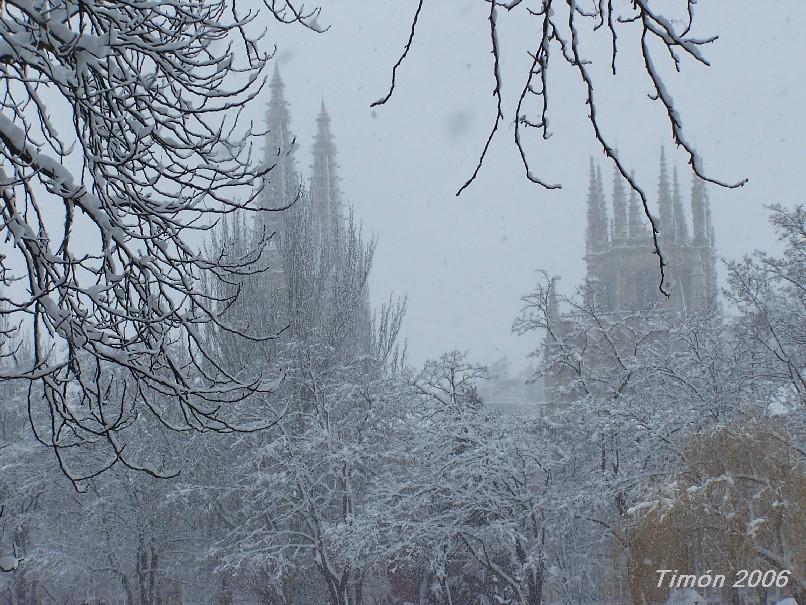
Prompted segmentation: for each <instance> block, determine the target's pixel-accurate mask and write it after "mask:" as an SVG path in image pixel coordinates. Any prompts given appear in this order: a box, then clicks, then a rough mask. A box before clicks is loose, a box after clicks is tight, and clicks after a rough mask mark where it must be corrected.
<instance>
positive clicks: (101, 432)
mask: <svg viewBox="0 0 806 605" xmlns="http://www.w3.org/2000/svg"><path fill="white" fill-rule="evenodd" d="M266 6H267V11H266V12H263V13H261V12H260V11H257V12H256V11H251V12H240V11H239V10H238V9H237V8H236V7H235V6H234V5H231V4H230V3H227V2H223V1H221V0H188V1H185V0H160V1H158V2H156V3H155V2H147V1H145V0H143V1H139V0H138V1H135V2H126V3H119V2H112V3H109V2H104V3H101V4H95V3H92V2H89V3H88V2H74V1H73V0H35V1H34V2H27V1H17V0H10V1H8V2H3V3H2V5H0V32H1V35H2V39H3V43H2V45H0V87H1V88H2V98H3V100H2V109H3V113H2V116H0V140H1V141H2V149H0V154H2V155H1V159H0V162H1V163H0V180H2V184H0V198H1V201H0V209H1V210H2V215H3V220H2V227H0V233H1V234H2V236H3V238H4V239H6V240H7V241H9V242H10V243H11V246H10V247H9V248H8V249H7V250H6V251H4V253H3V254H0V280H1V281H2V284H3V285H4V286H6V290H5V293H4V295H3V298H2V302H3V307H2V314H3V315H5V316H7V317H8V318H9V320H10V325H11V326H16V325H18V324H20V323H23V324H24V325H25V327H26V328H27V329H28V330H29V333H30V338H31V343H32V350H33V357H32V359H31V361H30V363H28V364H26V365H22V364H18V365H17V366H16V367H15V368H14V369H13V370H10V369H7V370H6V371H4V373H3V375H2V376H3V377H4V378H6V379H11V378H21V379H25V380H28V381H31V382H32V383H34V385H35V388H34V389H33V390H32V393H33V394H34V395H35V396H34V397H33V398H32V404H35V405H38V406H41V407H42V409H43V410H44V411H45V412H46V413H47V415H48V416H50V421H48V422H42V423H39V424H36V425H34V430H35V431H36V434H37V437H38V438H39V439H40V440H41V441H42V442H44V443H47V444H48V445H50V446H51V447H52V448H53V450H54V451H55V453H56V455H57V459H58V460H59V463H60V465H61V467H62V470H63V471H64V472H65V473H67V474H68V476H70V477H71V478H72V479H74V480H75V481H79V480H81V479H82V478H85V477H88V476H91V475H92V474H94V473H97V472H99V471H101V470H103V469H104V468H107V467H109V466H111V465H113V464H115V463H119V462H120V463H124V464H130V465H131V466H136V467H140V466H141V465H139V464H137V463H136V462H132V461H130V460H129V458H128V455H127V451H126V439H125V436H124V433H125V431H126V428H127V427H128V426H130V425H131V424H132V423H133V422H135V421H136V420H137V419H138V417H143V416H152V417H154V418H156V419H158V420H159V421H160V422H161V423H162V424H163V425H164V426H166V427H169V428H171V429H175V430H180V431H181V430H191V429H198V430H214V431H230V430H233V429H235V428H238V427H237V426H235V425H234V424H233V422H232V419H228V417H227V415H226V413H225V410H226V404H227V403H228V402H232V401H236V400H238V399H241V398H243V397H244V396H246V395H248V394H249V393H252V392H255V391H259V390H262V389H265V388H266V386H265V385H264V384H263V383H262V382H261V380H260V377H246V376H233V375H232V374H230V373H228V372H227V371H225V370H224V368H223V367H222V366H221V364H219V363H218V362H217V361H216V359H215V358H214V357H213V356H212V355H211V353H210V351H208V350H207V346H206V344H205V342H204V340H203V339H202V338H201V336H200V327H201V326H203V325H205V324H211V323H212V324H215V325H216V326H217V327H218V328H219V329H221V330H228V331H237V330H236V329H235V328H233V327H232V326H231V325H228V324H226V323H225V322H224V321H223V320H222V319H221V317H220V316H219V314H218V312H217V309H216V305H215V301H214V300H212V299H211V298H210V297H209V296H208V295H206V294H205V293H204V292H203V291H202V290H200V289H199V288H198V283H199V278H200V276H201V275H203V274H205V273H207V272H217V271H221V270H226V267H221V266H220V265H221V262H220V261H221V259H220V258H209V257H206V256H204V255H200V254H199V253H198V251H197V250H196V249H194V246H192V245H191V239H190V237H191V235H192V233H193V232H194V231H198V230H201V229H205V228H207V227H209V224H210V222H211V220H213V219H215V218H216V217H219V216H220V215H221V214H222V213H228V212H231V211H233V210H235V209H237V208H247V207H251V206H252V205H253V204H252V201H253V199H254V197H255V196H256V195H257V194H258V192H259V191H260V189H261V186H262V183H263V180H264V178H266V175H267V172H269V167H268V166H264V165H263V164H262V162H256V161H254V158H253V157H252V155H253V154H252V142H253V139H254V136H256V135H257V134H259V133H257V132H254V131H253V130H252V127H251V125H249V124H247V123H245V122H244V121H243V120H241V119H240V116H241V113H242V110H243V108H244V107H245V105H246V104H247V103H248V102H249V100H250V99H252V98H254V97H255V96H256V95H257V93H258V92H259V90H260V87H261V72H262V70H263V68H264V66H265V64H266V62H267V59H268V55H267V53H266V52H264V51H262V50H261V49H260V44H259V42H260V38H261V34H260V32H259V31H255V20H256V19H257V18H258V16H259V15H261V14H270V15H273V17H274V18H276V19H277V20H279V21H282V22H298V23H302V24H303V25H308V26H309V27H313V28H315V25H314V24H313V21H314V19H315V16H316V14H315V13H310V14H308V13H301V12H299V11H297V9H296V8H295V7H294V6H293V5H292V4H291V3H287V2H271V3H266ZM239 199H240V200H241V201H237V200H239ZM239 262H240V264H241V265H246V266H247V267H248V265H249V264H250V259H249V258H247V259H241V260H240V261H239ZM241 336H242V337H243V338H246V339H252V340H262V339H264V338H268V337H270V336H271V335H270V334H266V333H262V332H257V331H252V332H250V333H249V334H241ZM107 366H110V367H114V368H117V369H118V371H119V373H118V378H119V379H120V380H123V379H125V380H126V381H127V382H126V384H125V386H121V387H120V389H119V393H118V396H117V398H115V397H112V394H111V393H108V392H106V391H104V388H105V387H104V386H103V385H99V384H98V383H97V381H96V377H97V376H98V375H99V373H101V372H107V370H106V368H107ZM158 395H165V396H167V397H166V398H165V400H164V401H169V402H170V405H168V406H167V407H166V406H164V405H163V403H158V402H156V401H155V398H156V397H157V396H158ZM87 450H90V454H89V457H90V458H93V464H92V465H90V466H86V465H84V463H85V462H86V457H84V458H83V459H82V462H81V463H79V462H77V461H76V460H75V459H74V458H75V457H76V455H77V454H78V453H79V451H82V452H83V451H87ZM143 470H148V471H149V472H152V473H155V474H160V473H163V471H162V470H161V469H157V468H148V467H143Z"/></svg>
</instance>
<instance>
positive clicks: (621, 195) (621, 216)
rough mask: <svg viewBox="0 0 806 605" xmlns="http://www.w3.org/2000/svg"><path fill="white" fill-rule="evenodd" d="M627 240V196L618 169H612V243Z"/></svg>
mask: <svg viewBox="0 0 806 605" xmlns="http://www.w3.org/2000/svg"><path fill="white" fill-rule="evenodd" d="M625 239H627V195H626V192H625V191H624V180H623V178H622V176H621V172H619V169H618V167H615V168H613V241H624V240H625Z"/></svg>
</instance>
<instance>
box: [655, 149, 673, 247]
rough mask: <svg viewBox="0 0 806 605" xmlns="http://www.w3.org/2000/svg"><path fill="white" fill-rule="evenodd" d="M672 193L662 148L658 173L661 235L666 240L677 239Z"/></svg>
mask: <svg viewBox="0 0 806 605" xmlns="http://www.w3.org/2000/svg"><path fill="white" fill-rule="evenodd" d="M672 204H673V202H672V194H671V191H670V190H669V172H668V170H667V169H666V153H665V151H664V149H663V147H661V148H660V171H659V175H658V214H659V217H660V225H659V227H660V236H661V238H662V239H663V240H664V241H667V242H671V241H674V239H675V226H674V211H673V208H672Z"/></svg>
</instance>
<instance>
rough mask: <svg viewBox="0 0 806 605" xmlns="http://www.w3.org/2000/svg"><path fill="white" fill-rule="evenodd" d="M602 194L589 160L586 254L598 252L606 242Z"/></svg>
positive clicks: (599, 183) (598, 179) (605, 220)
mask: <svg viewBox="0 0 806 605" xmlns="http://www.w3.org/2000/svg"><path fill="white" fill-rule="evenodd" d="M603 198H604V196H603V194H602V184H601V180H600V178H599V177H598V176H597V171H596V168H595V167H594V165H593V158H591V160H590V177H589V182H588V199H587V205H588V227H587V234H586V250H587V253H588V254H593V253H596V252H600V251H601V250H603V249H604V247H605V245H606V244H607V219H606V215H604V213H603V210H604V199H603Z"/></svg>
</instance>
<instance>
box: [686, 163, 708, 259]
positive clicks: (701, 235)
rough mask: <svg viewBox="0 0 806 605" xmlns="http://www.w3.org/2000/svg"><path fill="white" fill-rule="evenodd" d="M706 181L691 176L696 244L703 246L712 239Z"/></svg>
mask: <svg viewBox="0 0 806 605" xmlns="http://www.w3.org/2000/svg"><path fill="white" fill-rule="evenodd" d="M708 206H709V205H708V193H707V191H706V190H705V182H704V181H703V180H702V179H701V178H700V177H698V176H697V175H696V174H693V175H692V177H691V219H692V228H693V231H694V244H696V245H698V246H703V245H705V244H707V243H709V240H710V235H711V234H710V228H709V227H710V225H709V223H710V208H709V207H708Z"/></svg>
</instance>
